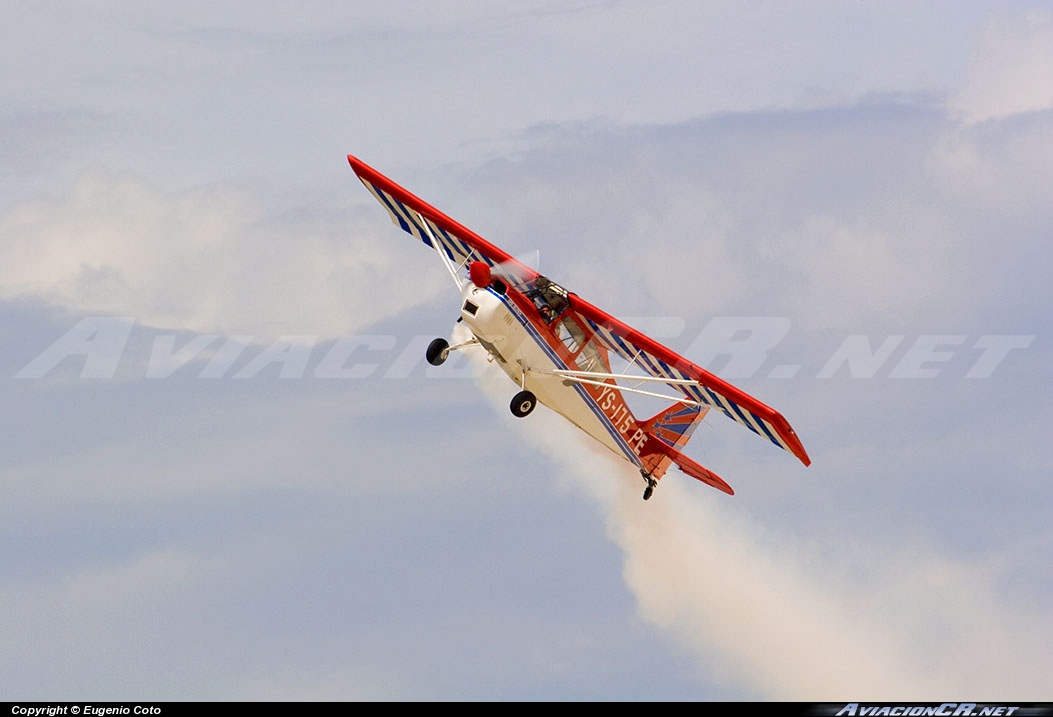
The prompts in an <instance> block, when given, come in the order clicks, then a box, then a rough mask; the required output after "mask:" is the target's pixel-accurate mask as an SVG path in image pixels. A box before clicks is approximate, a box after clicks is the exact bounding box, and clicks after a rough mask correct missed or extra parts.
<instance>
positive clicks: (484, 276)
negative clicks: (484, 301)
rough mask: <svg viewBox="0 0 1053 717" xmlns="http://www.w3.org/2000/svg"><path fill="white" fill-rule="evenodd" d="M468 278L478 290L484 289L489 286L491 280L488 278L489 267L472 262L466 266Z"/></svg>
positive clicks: (481, 263) (478, 262)
mask: <svg viewBox="0 0 1053 717" xmlns="http://www.w3.org/2000/svg"><path fill="white" fill-rule="evenodd" d="M468 277H469V278H470V279H471V280H472V283H473V284H475V285H476V286H478V287H479V288H480V289H485V288H486V287H488V286H490V281H491V278H492V277H491V276H490V267H489V266H488V265H487V264H484V263H483V262H481V261H473V262H472V263H471V264H469V265H468Z"/></svg>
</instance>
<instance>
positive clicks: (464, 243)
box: [347, 154, 537, 282]
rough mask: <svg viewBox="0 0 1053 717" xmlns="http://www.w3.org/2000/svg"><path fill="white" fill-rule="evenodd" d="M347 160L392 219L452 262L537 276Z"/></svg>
mask: <svg viewBox="0 0 1053 717" xmlns="http://www.w3.org/2000/svg"><path fill="white" fill-rule="evenodd" d="M347 161H348V162H350V164H351V168H352V169H353V170H355V174H356V175H357V176H358V178H359V179H360V180H362V184H364V185H366V189H368V190H369V191H370V193H371V194H372V195H373V196H374V197H376V198H377V201H378V202H380V203H381V205H382V206H383V207H384V208H385V209H387V210H388V214H389V215H391V221H392V222H394V223H395V224H396V225H397V226H399V227H401V228H402V230H403V231H406V232H409V233H410V234H412V235H413V236H415V237H417V238H418V239H420V240H421V241H422V242H424V243H425V244H427V245H428V246H430V247H432V248H433V249H435V250H436V251H440V252H443V253H444V254H445V255H446V256H447V257H448V258H449V260H450V261H451V262H453V263H454V264H455V265H462V264H467V263H469V262H473V261H481V262H484V263H485V264H487V265H488V266H491V267H492V266H496V265H501V267H502V268H503V269H505V270H506V271H505V273H506V274H509V275H510V276H512V277H514V278H515V279H516V280H517V282H518V281H532V280H533V279H534V278H535V277H536V276H537V272H536V271H534V270H533V269H531V268H530V267H528V266H526V265H525V264H523V263H521V262H520V261H518V260H517V259H515V258H514V257H513V256H512V255H511V254H508V253H507V252H504V251H502V250H501V249H498V248H497V247H496V246H494V245H493V244H491V243H490V242H488V241H486V240H485V239H483V238H482V237H481V236H479V235H478V234H476V233H475V232H473V231H472V230H471V229H468V228H467V227H464V226H462V225H461V224H459V223H457V222H455V221H454V220H453V219H450V217H448V216H446V215H445V214H443V213H442V212H440V211H439V210H438V209H436V208H435V207H433V206H431V205H430V204H428V203H427V202H425V201H424V200H423V199H421V198H420V197H418V196H416V195H414V194H412V193H411V192H409V191H408V190H406V189H404V188H403V187H400V186H399V185H398V184H395V183H394V182H393V181H391V180H390V179H388V178H387V177H385V176H384V175H383V174H381V173H380V172H378V171H377V170H375V169H373V168H372V167H370V166H369V165H368V164H366V163H365V162H363V161H362V160H360V159H358V158H357V157H353V156H352V155H350V154H349V155H347ZM433 239H434V242H433ZM436 243H437V244H438V246H436Z"/></svg>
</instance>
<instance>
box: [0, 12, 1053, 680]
mask: <svg viewBox="0 0 1053 717" xmlns="http://www.w3.org/2000/svg"><path fill="white" fill-rule="evenodd" d="M4 14H5V22H4V23H2V25H3V27H2V29H0V37H2V42H0V128H3V132H4V135H5V142H4V143H3V145H2V147H0V157H2V159H3V161H2V162H0V168H2V169H0V187H2V189H3V191H2V192H0V245H2V246H3V247H4V257H5V261H4V262H3V266H2V267H0V336H2V337H3V340H2V342H0V393H2V395H3V399H4V405H5V407H6V408H7V410H5V411H4V412H3V414H2V416H3V421H4V429H5V430H3V431H2V436H3V438H2V441H3V447H4V450H3V451H2V452H0V497H2V500H0V516H2V522H0V525H2V526H3V527H2V531H3V543H4V545H6V546H8V550H6V551H5V556H4V558H3V559H2V560H0V604H3V605H4V610H3V615H2V616H0V635H2V636H3V639H4V644H5V646H6V649H5V651H4V657H3V658H2V662H0V675H3V677H2V678H0V694H3V695H5V696H7V697H8V698H9V699H23V700H24V699H35V700H56V699H73V698H77V699H82V698H91V699H113V700H120V699H172V700H180V699H187V700H189V699H215V700H224V699H278V700H316V699H337V700H649V701H659V700H698V701H707V700H725V699H734V700H805V701H820V700H837V699H851V700H877V699H888V700H893V699H925V700H945V699H960V698H962V695H963V694H965V695H967V696H969V697H970V698H976V699H982V700H1008V701H1012V700H1020V701H1024V700H1050V699H1053V695H1051V693H1050V687H1049V681H1048V674H1049V673H1050V671H1051V669H1053V653H1051V651H1050V646H1049V641H1048V639H1046V636H1047V635H1048V634H1050V630H1051V628H1053V615H1051V613H1050V604H1051V600H1050V598H1051V596H1053V575H1051V574H1050V571H1049V567H1048V565H1049V560H1048V556H1049V555H1050V552H1051V549H1053V532H1051V531H1050V528H1049V527H1048V523H1049V520H1048V518H1049V514H1050V507H1051V502H1053V492H1051V488H1050V482H1049V480H1048V479H1049V476H1050V469H1051V466H1053V456H1051V453H1050V450H1049V447H1048V442H1047V436H1048V432H1049V426H1050V418H1051V416H1050V408H1051V404H1050V399H1049V392H1048V389H1047V387H1048V385H1049V378H1050V371H1049V365H1050V349H1049V342H1048V338H1047V336H1048V333H1049V331H1048V329H1049V328H1050V327H1049V315H1048V307H1049V305H1050V300H1051V298H1053V297H1051V292H1050V289H1049V285H1048V278H1047V274H1048V266H1049V263H1050V253H1049V250H1048V248H1047V247H1048V239H1049V230H1050V227H1051V226H1053V210H1051V207H1050V205H1049V202H1048V187H1049V186H1050V183H1051V180H1053V176H1051V173H1053V170H1051V167H1053V140H1051V137H1053V134H1051V131H1050V130H1051V127H1053V90H1051V86H1050V83H1049V77H1050V76H1051V73H1053V52H1051V51H1050V49H1049V48H1051V47H1053V9H1051V7H1050V6H1049V4H1047V3H997V4H996V3H983V2H966V3H962V2H955V3H940V2H937V3H926V4H923V5H919V4H916V3H881V4H877V3H865V4H864V3H824V2H802V3H792V4H790V3H787V4H773V3H759V2H758V3H738V2H736V3H719V2H709V3H677V2H660V3H647V4H643V3H639V4H633V3H613V2H612V3H584V2H581V3H575V2H538V3H520V4H518V5H517V9H516V10H515V11H511V10H506V9H503V8H500V7H495V6H494V5H493V4H491V3H457V4H450V5H447V4H440V3H395V4H392V5H390V6H386V7H385V8H379V7H376V6H375V4H372V3H369V4H366V3H363V4H356V3H347V4H344V5H342V6H341V7H340V9H333V8H331V7H329V6H328V5H327V4H325V3H317V4H312V3H306V4H304V3H295V4H294V3H288V4H282V3H277V4H253V5H252V6H251V7H249V6H248V5H243V4H238V3H226V4H215V3H211V4H206V3H201V4H198V5H192V4H189V5H188V4H184V5H181V6H180V8H179V9H178V10H177V9H175V8H173V9H169V10H162V9H148V8H143V7H141V6H139V5H137V4H132V3H120V2H112V3H108V2H101V3H94V4H91V5H88V4H84V3H78V4H72V3H70V4H66V3H48V4H33V5H26V6H19V7H14V8H10V9H7V10H5V11H4ZM347 153H353V154H355V155H357V156H359V157H361V158H362V159H363V160H365V161H366V162H368V163H370V164H372V165H373V166H375V167H377V168H378V169H379V170H380V171H382V172H384V173H386V174H388V175H389V176H391V177H392V178H394V179H395V180H396V181H398V182H400V183H402V184H404V185H405V186H407V187H408V188H409V189H411V190H412V191H414V192H416V193H417V194H419V195H420V196H422V197H423V198H424V199H425V200H427V201H429V202H430V203H432V204H434V205H436V206H438V207H439V208H441V209H443V210H444V211H445V212H447V213H448V214H450V215H451V216H453V217H454V218H455V219H457V220H459V221H461V222H462V223H464V224H465V225H467V226H469V227H471V228H473V229H474V230H475V231H477V232H479V233H480V234H482V235H483V236H485V237H487V238H488V239H490V240H491V241H492V242H494V243H496V244H497V245H499V246H501V247H503V248H505V249H507V250H508V251H510V252H512V253H513V254H521V255H530V254H533V253H536V255H537V256H538V261H539V268H540V269H541V270H542V271H543V272H545V273H547V274H549V275H551V276H552V277H553V278H555V279H556V280H557V281H560V282H561V283H562V284H564V285H566V286H568V287H569V288H571V289H572V290H574V291H576V292H577V293H579V294H580V295H582V296H583V297H585V298H586V299H588V300H589V301H591V302H593V303H595V304H597V305H599V306H601V307H603V308H605V309H607V310H609V311H611V312H612V313H615V314H616V315H619V316H622V317H626V318H629V319H630V322H631V323H634V324H636V325H640V326H644V325H646V326H653V327H654V330H655V331H656V332H657V334H656V335H657V336H658V338H661V339H662V340H663V341H665V342H666V343H668V344H669V345H670V346H672V347H673V348H675V349H676V350H678V351H681V352H682V353H684V354H685V355H686V356H687V357H688V358H692V359H694V360H698V361H701V360H702V357H703V356H706V355H708V354H707V352H709V351H710V348H711V347H709V346H707V344H706V340H705V337H706V335H707V334H706V330H707V327H712V326H713V324H712V323H711V322H712V321H713V319H714V318H718V319H730V320H735V319H736V318H737V319H743V318H754V319H757V318H760V319H767V320H769V321H771V320H774V322H775V325H777V326H783V325H787V324H786V322H788V326H789V330H788V331H786V332H785V336H782V337H781V338H780V339H779V340H778V342H777V344H776V345H775V346H774V347H773V348H772V349H771V350H770V351H769V353H768V355H767V356H765V357H763V359H762V362H761V363H760V365H759V366H757V367H755V368H754V369H753V370H746V371H744V370H742V369H741V366H740V367H738V368H736V367H735V366H734V365H731V364H728V362H727V360H726V359H725V358H722V357H720V356H717V357H714V361H713V363H712V364H711V365H710V367H711V368H713V369H714V370H716V371H718V372H721V371H723V372H724V373H725V375H727V376H728V378H729V379H730V380H733V381H734V382H735V383H736V384H737V385H740V386H741V387H742V388H744V389H746V390H747V391H750V392H751V393H753V394H754V395H757V396H758V397H759V398H761V399H762V400H764V401H765V402H767V403H769V404H771V405H773V406H775V407H776V408H778V409H779V410H780V411H782V412H783V413H784V414H785V415H786V416H787V417H788V418H789V420H790V421H791V423H792V424H793V425H794V427H795V428H796V429H797V431H798V433H799V434H800V436H801V437H802V440H803V442H804V444H805V446H806V447H807V449H808V451H809V453H810V455H811V457H812V459H813V465H812V466H811V467H809V468H804V467H802V466H801V465H799V464H798V463H796V461H795V460H794V459H793V458H792V457H791V456H789V455H787V454H785V453H783V452H780V451H777V450H775V449H773V448H772V446H770V445H768V444H767V443H766V442H764V441H761V440H759V439H757V437H756V436H754V435H753V434H751V433H750V432H749V431H746V430H744V429H742V427H741V426H738V425H737V424H734V423H732V422H730V421H726V420H722V419H720V418H719V417H714V418H712V419H710V420H709V421H708V422H707V424H706V425H705V426H704V427H703V428H702V429H701V430H700V431H699V432H698V434H696V437H695V438H694V439H693V440H692V443H691V444H690V448H689V453H690V455H691V456H692V457H693V458H695V459H696V460H699V461H701V462H702V463H704V464H706V465H707V466H709V467H711V468H712V469H713V470H715V471H716V472H717V473H718V474H720V475H722V476H723V477H724V478H726V479H727V480H728V482H729V483H731V485H732V486H733V487H734V488H735V489H736V491H737V495H736V496H735V497H733V498H728V497H727V496H724V495H722V494H720V493H718V492H716V491H713V490H711V489H708V488H706V487H705V486H702V485H701V484H697V483H696V482H695V481H692V480H691V479H689V478H687V477H685V476H682V475H681V474H679V473H676V472H671V473H670V474H669V475H668V476H667V478H666V479H665V480H663V482H662V485H661V486H660V488H659V490H658V492H657V493H656V495H655V498H653V499H652V500H651V501H649V502H648V503H646V504H645V503H643V502H642V501H641V500H640V495H639V494H640V484H639V479H638V477H637V476H636V475H635V474H634V472H633V471H632V469H631V468H629V467H628V466H626V465H622V464H619V463H618V462H616V461H614V460H613V459H612V458H610V457H609V456H607V455H604V454H602V453H597V452H596V451H595V448H594V447H593V446H591V445H590V444H589V443H588V441H586V440H582V439H581V437H580V436H578V435H577V434H576V433H575V432H574V431H572V430H570V429H569V428H568V426H567V425H566V424H564V423H561V422H560V419H559V418H558V417H556V416H553V415H550V414H546V413H545V412H544V411H539V412H536V413H535V414H534V415H532V416H530V417H529V418H528V419H527V420H523V421H517V420H515V419H513V418H512V417H511V416H510V415H508V411H507V407H506V404H507V401H508V399H509V397H510V395H511V392H512V390H513V388H514V387H513V386H512V385H511V384H509V383H508V382H507V380H506V379H504V378H503V377H502V376H493V375H492V374H490V373H489V372H486V371H485V370H483V369H482V368H481V367H480V366H478V365H476V364H474V363H472V362H471V361H469V360H468V359H467V358H462V359H460V360H458V361H456V362H451V363H450V364H449V365H447V366H444V367H442V368H440V369H434V368H430V367H426V364H425V363H424V361H423V348H424V346H426V345H427V341H428V340H430V339H431V338H432V337H434V336H448V335H449V333H450V331H451V322H452V320H453V318H454V315H455V309H456V303H455V302H456V294H455V293H454V289H453V287H452V285H451V284H450V282H449V280H448V277H447V275H446V272H445V270H444V269H443V268H442V266H441V264H440V263H439V262H438V260H437V258H436V257H434V256H433V255H431V254H429V253H428V251H427V250H426V248H425V247H423V246H422V245H420V244H418V243H416V242H415V241H413V240H412V239H411V238H410V237H409V236H408V235H406V234H403V233H402V232H400V231H398V230H397V228H395V227H394V226H392V225H391V224H390V222H389V221H388V220H387V216H386V214H385V213H384V212H383V210H382V209H381V208H380V207H379V206H378V205H376V204H375V202H374V201H373V199H372V198H371V197H370V196H369V194H368V193H367V192H366V191H365V189H364V188H363V187H362V186H361V184H360V183H359V182H358V181H357V180H356V179H355V177H354V175H353V173H352V172H351V170H350V168H349V167H348V166H347V163H346V160H345V155H346V154H347ZM122 317H123V318H122ZM85 321H87V322H89V323H88V324H85V323H84V322H85ZM122 321H123V322H124V323H122ZM91 322H96V323H95V324H91ZM93 325H94V326H96V327H97V328H98V327H101V330H100V333H99V334H92V335H91V336H88V335H86V334H85V335H83V336H82V337H81V338H82V340H89V339H91V338H92V337H94V338H99V337H103V338H105V339H106V341H108V342H109V343H106V344H105V345H104V343H102V342H100V343H98V344H93V346H96V347H99V350H101V351H103V352H105V351H110V354H108V355H111V356H112V357H114V359H115V360H116V361H117V363H116V365H115V370H113V371H112V372H111V373H112V375H107V376H104V377H102V378H98V377H96V378H91V377H84V372H85V366H86V362H85V358H84V357H83V356H79V355H72V356H68V357H66V358H64V359H62V360H61V361H59V362H57V364H55V365H48V366H46V368H45V369H44V370H38V371H33V370H30V371H28V372H27V368H28V367H31V366H33V365H37V366H39V365H41V364H39V363H38V364H34V361H39V359H40V357H41V356H42V355H44V354H45V352H46V351H47V350H48V349H49V347H52V346H53V345H55V344H56V342H60V345H62V344H61V342H62V341H63V340H67V341H68V340H69V339H68V337H69V336H71V334H70V332H71V331H72V332H74V334H72V335H76V332H77V331H78V330H83V329H84V327H85V326H93ZM122 326H123V327H124V328H126V329H127V328H128V327H129V326H130V330H128V331H127V334H126V340H124V339H123V338H122V337H123V336H124V334H121V333H120V327H122ZM78 327H80V329H78ZM115 330H116V331H117V333H113V332H114V331H115ZM108 332H109V333H108ZM659 334H660V335H659ZM63 337H67V338H66V339H63ZM861 347H866V352H867V353H871V354H872V353H874V352H877V353H878V354H880V352H881V347H885V348H886V349H887V358H886V359H883V360H881V361H872V362H870V363H868V362H867V361H866V360H865V359H866V356H865V355H863V354H862V353H861V351H862V350H863V349H862V348H861ZM183 348H186V350H185V351H184V352H183V353H182V354H179V353H173V352H179V351H180V349H183ZM999 349H1001V353H1000V354H999V353H998V351H999ZM992 351H993V352H994V353H992ZM341 352H343V353H341ZM996 354H998V355H1000V356H1001V359H1000V360H998V361H993V362H991V363H988V364H978V362H979V361H981V359H982V357H984V356H986V357H988V359H991V358H992V357H994V356H995V355H996ZM330 355H332V356H333V357H334V358H336V357H338V356H347V357H350V358H349V359H348V360H347V362H346V363H343V364H334V363H326V361H327V359H326V357H327V356H330ZM224 356H226V357H229V358H230V362H229V364H224V363H222V362H221V360H222V359H223V357H224ZM261 357H262V358H261ZM269 357H273V358H274V360H268V359H269ZM838 357H842V358H845V359H846V360H844V361H841V359H840V358H838ZM849 358H850V359H851V360H848V359H849ZM835 359H836V360H835ZM832 361H833V363H831V362H832ZM210 362H211V363H210ZM334 366H339V367H341V368H343V369H347V368H349V367H354V369H355V370H354V371H351V372H350V373H345V374H341V373H340V371H339V370H338V371H335V372H334V371H333V370H332V368H333V367H334ZM788 366H795V367H797V368H796V369H792V370H787V369H786V368H785V367H788ZM985 366H986V368H985ZM210 367H211V368H210ZM780 367H781V368H780ZM777 369H778V370H777ZM283 372H284V374H285V375H284V377H283ZM773 372H774V375H773ZM932 372H935V375H931V376H928V375H927V374H932ZM20 373H21V374H22V377H20V378H16V374H20ZM27 373H28V375H27ZM239 374H240V377H239ZM787 374H792V375H789V376H788V375H787ZM970 374H972V375H973V377H970ZM977 374H983V375H982V376H981V377H975V376H976V375H977ZM210 375H211V376H214V377H212V378H209V376H210ZM778 376H783V377H781V378H780V377H778Z"/></svg>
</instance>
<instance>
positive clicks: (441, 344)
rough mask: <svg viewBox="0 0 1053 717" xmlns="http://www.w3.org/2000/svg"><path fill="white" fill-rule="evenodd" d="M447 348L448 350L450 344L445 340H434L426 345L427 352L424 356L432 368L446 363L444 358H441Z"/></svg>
mask: <svg viewBox="0 0 1053 717" xmlns="http://www.w3.org/2000/svg"><path fill="white" fill-rule="evenodd" d="M448 348H450V343H449V342H448V341H447V340H446V339H435V340H434V341H432V342H431V343H430V344H428V350H427V352H426V353H425V354H424V355H425V356H426V357H427V358H428V363H430V364H431V365H432V366H442V365H443V364H444V363H446V356H443V352H444V351H445V350H446V349H448Z"/></svg>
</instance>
